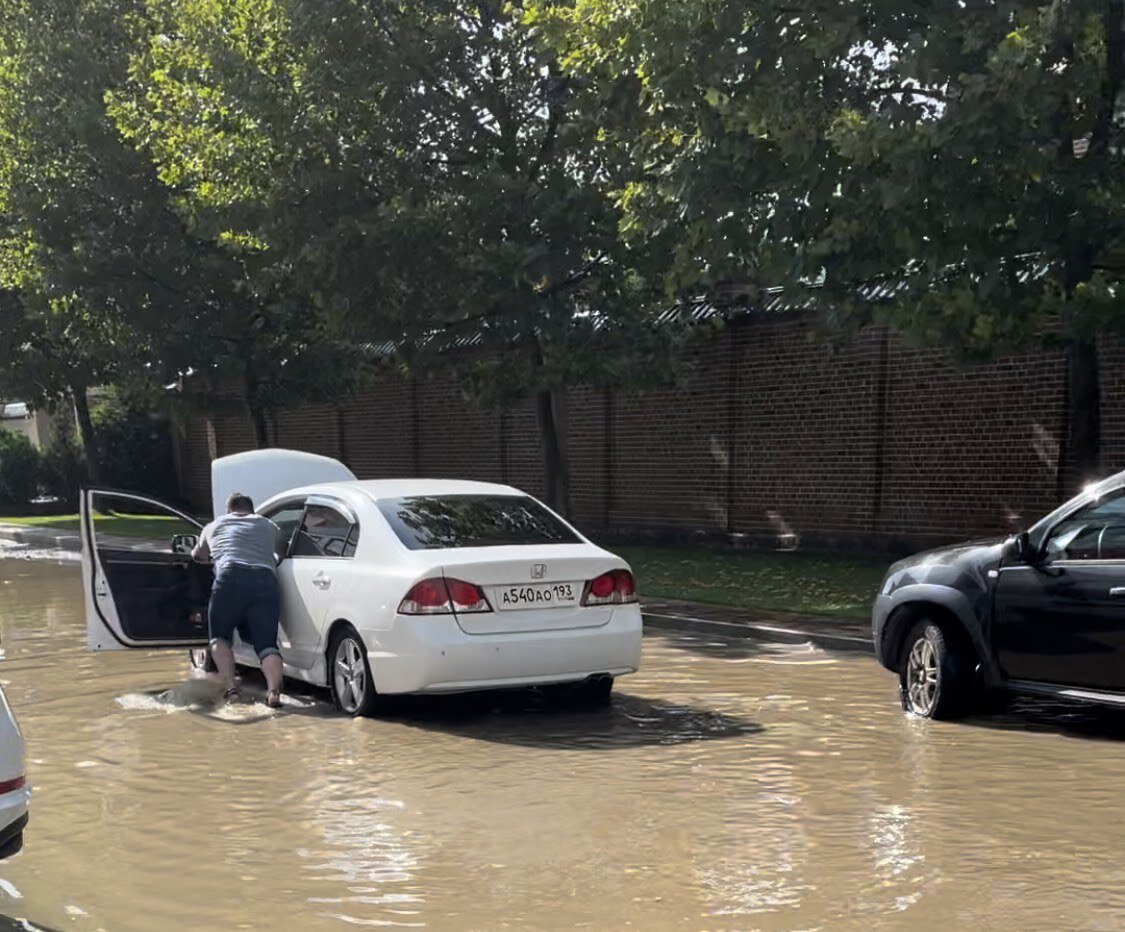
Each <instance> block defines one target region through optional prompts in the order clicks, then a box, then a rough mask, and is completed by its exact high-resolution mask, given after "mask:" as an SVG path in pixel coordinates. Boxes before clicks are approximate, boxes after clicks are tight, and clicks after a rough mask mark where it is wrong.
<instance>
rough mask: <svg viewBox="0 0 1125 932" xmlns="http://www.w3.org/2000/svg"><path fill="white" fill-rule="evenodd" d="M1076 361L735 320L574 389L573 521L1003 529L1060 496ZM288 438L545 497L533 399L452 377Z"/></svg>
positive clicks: (376, 391) (936, 535)
mask: <svg viewBox="0 0 1125 932" xmlns="http://www.w3.org/2000/svg"><path fill="white" fill-rule="evenodd" d="M1101 376H1102V392H1103V399H1102V404H1103V408H1102V422H1103V448H1104V451H1105V456H1104V458H1105V466H1106V468H1107V470H1111V469H1122V468H1125V347H1122V346H1120V345H1119V344H1117V343H1111V342H1106V343H1104V344H1103V345H1102V347H1101ZM1064 385H1065V367H1064V361H1063V358H1062V355H1061V353H1057V352H1041V353H1030V354H1024V355H1020V356H1012V357H1009V358H1005V359H1001V360H998V361H996V362H994V363H991V364H989V365H982V366H974V367H967V368H962V367H957V366H954V365H952V364H951V363H950V362H949V360H948V359H947V358H946V356H945V355H944V354H942V353H941V352H938V351H933V350H917V349H912V348H910V347H908V346H906V345H905V344H904V343H903V342H902V341H900V340H899V339H898V338H897V337H895V336H893V335H890V334H888V333H887V332H886V331H884V330H882V329H878V328H872V329H869V330H866V331H863V332H862V333H860V334H859V335H858V336H857V337H856V338H855V339H854V340H852V341H851V342H849V343H846V344H845V345H843V346H839V347H834V348H829V347H826V346H824V345H823V344H821V343H817V342H815V341H813V340H812V339H811V336H810V332H809V330H808V328H807V327H806V325H805V324H804V323H803V322H802V321H800V320H798V319H794V318H766V319H754V320H747V321H742V322H739V323H737V324H734V325H731V326H729V327H728V328H727V329H726V330H725V331H723V332H722V333H721V334H720V335H719V336H718V337H716V338H715V339H713V340H712V341H710V342H709V343H708V344H706V345H704V346H702V347H700V348H698V349H697V350H696V351H695V352H694V354H693V355H692V356H691V357H690V358H689V359H688V360H687V361H686V362H685V366H684V372H683V378H682V379H681V381H680V384H679V385H678V386H677V387H676V388H675V389H669V390H662V391H651V392H645V393H639V392H624V391H623V392H607V391H605V390H602V389H595V388H590V387H577V388H574V389H572V390H571V391H570V392H569V394H568V397H567V404H566V416H565V423H566V427H567V442H568V446H569V455H570V461H571V488H572V499H571V507H572V513H573V516H574V519H575V521H576V522H577V523H578V524H579V525H580V526H582V527H584V528H586V529H588V530H591V531H593V532H596V533H600V532H606V531H609V532H620V533H628V534H635V535H646V534H647V535H658V536H666V535H678V536H683V535H692V534H696V533H704V534H710V535H715V536H721V537H726V536H727V535H745V536H747V537H749V538H753V539H759V538H760V539H762V540H764V541H771V542H780V543H781V544H783V545H795V544H800V543H804V544H807V545H816V544H833V543H835V544H845V543H849V542H862V543H864V544H876V545H880V544H884V545H885V544H892V545H895V544H899V543H901V544H902V545H904V546H905V545H906V544H908V543H909V544H918V543H923V542H929V541H935V542H936V541H941V540H947V539H956V538H962V537H966V536H971V535H976V534H987V533H996V532H1002V531H1005V530H1008V529H1009V528H1011V527H1012V526H1014V525H1015V524H1017V523H1021V522H1022V523H1026V522H1028V521H1029V520H1030V519H1033V518H1034V517H1036V516H1038V515H1040V514H1042V513H1043V512H1045V511H1046V510H1048V509H1049V508H1050V507H1051V506H1052V505H1053V504H1055V502H1056V494H1057V487H1058V486H1057V482H1058V476H1057V471H1058V457H1059V446H1060V444H1059V436H1060V431H1061V429H1062V423H1063V422H1062V416H1063V400H1064ZM211 425H212V427H211V429H212V430H213V434H214V444H213V446H214V452H215V453H216V455H219V456H222V455H225V454H229V453H234V452H238V451H239V450H243V449H247V448H249V447H250V446H251V445H252V443H253V431H252V430H251V429H250V425H249V422H248V421H247V419H246V417H245V415H242V414H229V413H228V414H225V415H223V416H215V417H213V418H212V419H211ZM182 430H183V432H182V434H181V442H180V450H181V455H182V458H183V463H182V475H183V482H184V494H185V496H186V497H187V498H189V499H190V500H192V501H194V502H196V503H198V504H201V505H202V504H206V502H207V499H208V494H207V480H206V475H207V461H208V458H209V455H210V446H209V442H208V437H207V429H206V427H205V424H204V423H203V421H202V419H201V418H196V419H192V420H190V421H189V422H187V423H186V424H184V425H183V428H182ZM275 433H276V442H277V443H278V445H279V446H289V447H295V448H299V449H306V450H311V451H313V452H316V453H323V454H326V455H329V456H336V457H339V458H341V459H343V460H344V461H345V462H346V463H347V464H348V465H349V466H350V467H351V468H352V470H353V471H354V472H355V473H356V474H357V475H359V476H360V477H371V478H377V477H392V476H417V475H424V476H431V477H460V478H466V479H486V480H494V481H503V482H507V483H509V484H511V485H515V486H517V487H519V488H522V489H525V490H526V491H528V492H530V493H531V494H535V495H538V494H541V491H542V486H543V483H542V465H541V457H540V446H539V437H538V430H537V426H536V416H535V410H534V405H533V404H532V403H531V402H528V403H527V404H525V405H523V406H521V407H519V408H517V409H514V410H510V411H507V412H505V413H503V414H500V413H497V412H490V411H481V410H478V409H476V408H474V407H473V406H472V405H470V404H469V403H467V402H466V401H465V399H464V398H463V396H462V394H461V392H460V391H459V389H458V386H457V384H456V383H455V381H454V380H453V378H452V376H451V375H449V374H448V373H442V372H434V373H430V374H428V375H426V376H422V377H419V378H416V379H412V380H407V379H403V378H400V377H398V376H394V375H387V376H385V377H383V378H382V380H381V381H380V382H379V383H378V384H377V385H375V386H374V387H373V388H372V389H371V390H370V391H368V392H366V393H365V394H363V395H362V396H360V397H357V398H353V399H350V400H348V401H347V402H346V403H344V404H343V405H342V406H340V407H338V408H337V407H333V406H328V405H316V406H312V405H310V406H305V407H303V408H300V409H297V410H294V411H289V412H284V413H282V414H279V415H278V417H277V419H276V430H275Z"/></svg>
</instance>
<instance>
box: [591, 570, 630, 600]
mask: <svg viewBox="0 0 1125 932" xmlns="http://www.w3.org/2000/svg"><path fill="white" fill-rule="evenodd" d="M636 601H637V583H636V580H635V579H633V574H632V573H630V572H629V571H628V570H612V571H610V572H608V573H602V575H601V576H599V577H598V578H597V579H591V580H590V581H589V582H588V583H586V592H585V594H584V595H583V596H582V604H583V605H624V604H627V603H629V602H636Z"/></svg>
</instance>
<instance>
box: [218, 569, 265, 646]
mask: <svg viewBox="0 0 1125 932" xmlns="http://www.w3.org/2000/svg"><path fill="white" fill-rule="evenodd" d="M207 616H208V620H209V622H210V626H211V640H212V641H224V642H226V643H227V644H230V643H231V642H232V641H233V640H234V633H235V631H237V632H238V636H239V637H240V638H242V640H243V641H244V642H246V643H247V644H250V645H251V646H252V647H253V648H254V651H255V653H257V655H258V657H259V658H264V657H268V656H269V655H270V654H278V655H279V656H280V654H281V651H279V650H278V649H277V625H278V622H279V620H280V619H281V597H280V590H279V589H278V585H277V577H276V576H275V575H274V573H273V570H268V569H264V568H262V567H256V566H240V565H238V564H235V565H234V566H227V567H225V568H224V569H223V571H222V572H221V573H220V574H219V575H217V576H216V577H215V584H214V586H212V587H211V603H210V606H209V607H208V611H207Z"/></svg>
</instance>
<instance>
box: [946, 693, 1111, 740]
mask: <svg viewBox="0 0 1125 932" xmlns="http://www.w3.org/2000/svg"><path fill="white" fill-rule="evenodd" d="M963 724H964V725H965V726H967V727H973V728H988V729H993V730H996V731H1014V732H1023V733H1027V734H1056V735H1061V736H1063V737H1065V738H1080V739H1084V740H1087V741H1125V710H1122V709H1114V708H1110V707H1108V706H1098V705H1083V704H1081V703H1077V702H1059V701H1055V700H1051V699H1039V698H1028V697H1023V696H1021V697H1018V698H1015V699H1013V700H1012V701H1011V704H1010V705H1009V706H1008V707H1007V708H1006V709H1004V710H1003V711H1001V712H997V713H994V714H992V715H978V716H973V717H972V718H970V719H968V720H966V721H965V722H964V723H963Z"/></svg>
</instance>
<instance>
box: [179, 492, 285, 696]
mask: <svg viewBox="0 0 1125 932" xmlns="http://www.w3.org/2000/svg"><path fill="white" fill-rule="evenodd" d="M280 534H281V531H280V529H279V528H278V526H277V525H276V524H274V523H273V522H272V521H271V520H270V519H269V518H263V517H262V516H261V515H259V514H255V513H254V503H253V502H252V501H251V500H250V497H249V496H247V495H243V494H242V493H241V492H235V493H234V494H233V495H231V496H230V497H229V498H228V499H227V513H226V514H225V515H221V516H220V517H218V518H216V519H215V520H214V521H212V522H211V523H210V524H208V525H207V526H206V527H205V528H204V529H203V531H202V533H201V534H200V535H199V543H198V545H197V546H196V547H195V549H194V550H193V551H192V554H191V555H192V558H193V559H194V560H197V561H198V562H200V563H208V562H211V563H214V565H215V582H214V583H213V584H212V587H211V600H210V603H209V605H208V609H207V616H208V624H209V627H210V635H211V658H212V659H213V660H214V662H215V667H216V668H217V669H218V671H219V676H220V677H222V680H223V683H224V685H225V686H226V698H227V699H236V698H237V697H238V695H239V688H238V683H237V680H236V679H235V672H234V650H233V648H232V642H233V640H234V633H235V631H237V632H238V634H239V636H240V637H241V638H242V640H243V641H245V642H246V643H248V644H250V645H252V646H253V648H254V652H255V653H256V654H257V655H258V659H259V660H260V661H261V664H262V673H263V674H264V675H265V678H266V690H267V692H266V704H267V705H268V706H269V707H270V708H271V709H276V708H279V707H280V706H281V684H282V664H281V651H279V650H278V646H277V626H278V621H279V619H280V617H281V601H280V592H279V589H278V585H277V574H276V573H277V557H276V555H275V554H276V550H277V543H278V538H279V536H280Z"/></svg>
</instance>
